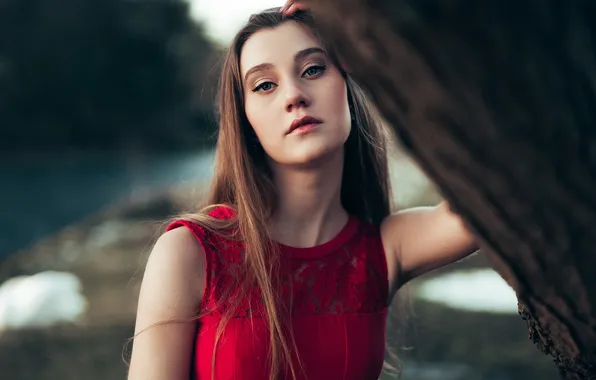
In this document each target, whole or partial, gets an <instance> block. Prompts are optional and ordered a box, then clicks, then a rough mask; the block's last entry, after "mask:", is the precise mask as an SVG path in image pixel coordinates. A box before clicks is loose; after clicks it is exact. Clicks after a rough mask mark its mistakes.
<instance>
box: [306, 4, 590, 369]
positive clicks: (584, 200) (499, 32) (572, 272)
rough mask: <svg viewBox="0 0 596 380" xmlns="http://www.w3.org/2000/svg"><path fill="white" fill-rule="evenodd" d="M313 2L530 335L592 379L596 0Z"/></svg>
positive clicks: (562, 364) (327, 32) (562, 363)
mask: <svg viewBox="0 0 596 380" xmlns="http://www.w3.org/2000/svg"><path fill="white" fill-rule="evenodd" d="M310 3H311V6H312V8H313V10H314V12H315V14H316V15H317V18H318V20H319V22H320V26H321V33H322V35H323V37H324V38H325V39H326V40H328V41H329V42H331V43H332V44H333V45H334V46H336V47H337V49H338V52H339V55H340V57H341V59H342V60H343V61H344V63H345V64H346V65H347V67H348V69H349V70H350V72H351V74H352V76H353V77H354V78H355V79H356V80H357V81H358V82H359V83H360V84H361V85H362V86H363V87H364V88H365V89H366V90H367V91H368V92H369V94H370V96H371V98H372V99H373V100H374V101H375V103H376V104H377V106H378V108H379V110H380V111H381V113H382V114H383V116H384V117H385V118H386V120H387V121H388V122H389V124H390V125H391V126H392V129H393V130H394V131H395V133H396V135H397V137H398V139H399V140H400V141H401V142H402V143H403V145H404V147H405V148H406V149H407V150H408V151H409V153H410V154H411V155H412V156H413V157H414V158H415V159H416V161H417V162H418V163H419V164H420V165H421V167H422V168H423V169H424V170H425V171H426V173H427V174H428V175H429V177H430V178H431V179H432V180H433V181H434V182H435V183H436V184H437V186H438V188H439V189H440V190H441V192H442V194H443V196H444V197H445V198H446V199H447V200H448V201H449V203H450V205H451V207H452V208H453V209H454V210H455V211H457V212H458V213H459V214H460V215H461V216H462V217H463V219H464V220H465V221H466V222H467V223H468V225H469V226H470V228H471V230H472V231H474V233H475V234H476V235H477V236H478V238H479V240H480V242H481V245H482V247H483V249H484V250H485V252H488V253H489V255H490V256H491V258H492V260H493V263H494V267H495V269H496V270H497V271H498V272H499V273H500V274H501V275H502V276H503V278H504V279H505V280H506V281H507V282H508V283H509V284H510V285H511V286H512V287H513V288H514V289H515V291H516V292H517V295H518V299H519V301H520V314H521V316H522V317H523V318H524V319H525V320H526V321H527V323H528V327H529V332H530V333H529V335H530V339H531V340H532V341H533V342H534V343H535V344H536V345H537V346H538V347H539V348H540V349H541V350H542V351H543V352H545V353H547V354H550V355H552V357H553V358H554V361H555V363H556V365H557V366H558V367H559V369H560V372H561V375H562V377H563V378H565V379H596V309H595V308H596V254H595V252H594V251H595V248H596V127H595V125H594V123H595V122H596V103H595V98H596V46H594V44H595V43H596V33H595V29H596V22H593V20H596V3H594V2H593V1H588V0H586V1H580V0H560V1H555V0H542V1H530V0H517V1H513V0H484V1H471V0H443V1H440V0H434V1H433V0H416V1H415V0H409V1H406V0H368V1H365V0H311V1H310ZM394 186H396V187H397V188H399V183H397V184H394ZM487 296H490V295H487Z"/></svg>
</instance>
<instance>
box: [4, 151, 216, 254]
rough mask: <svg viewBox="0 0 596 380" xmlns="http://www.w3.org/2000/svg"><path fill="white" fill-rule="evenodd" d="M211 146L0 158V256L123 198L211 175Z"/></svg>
mask: <svg viewBox="0 0 596 380" xmlns="http://www.w3.org/2000/svg"><path fill="white" fill-rule="evenodd" d="M212 168H213V153H212V152H211V151H205V152H199V153H186V154H170V155H147V154H138V153H137V154H133V153H114V152H89V153H85V154H81V153H76V154H75V153H44V154H41V153H40V154H35V155H31V154H28V155H22V156H10V157H8V156H3V157H1V158H0V210H1V211H0V215H1V216H0V259H1V258H3V257H5V256H6V255H8V254H9V253H11V252H13V251H15V250H17V249H20V248H23V247H25V246H27V245H29V244H32V243H34V242H36V241H37V240H39V239H40V238H43V237H45V236H48V235H49V234H51V233H53V232H55V231H56V230H58V229H59V228H61V227H63V226H66V225H68V224H71V223H74V222H76V221H77V220H80V219H81V218H84V217H86V216H87V215H89V214H91V213H93V212H97V211H99V210H101V209H102V208H104V207H107V206H109V205H110V204H113V203H114V202H116V201H118V200H119V199H123V198H127V197H132V198H134V197H137V196H143V195H144V194H147V193H148V192H149V190H155V189H156V188H160V187H164V188H168V187H171V186H172V185H176V184H181V183H183V182H185V181H195V180H202V179H207V178H209V177H210V175H211V173H212Z"/></svg>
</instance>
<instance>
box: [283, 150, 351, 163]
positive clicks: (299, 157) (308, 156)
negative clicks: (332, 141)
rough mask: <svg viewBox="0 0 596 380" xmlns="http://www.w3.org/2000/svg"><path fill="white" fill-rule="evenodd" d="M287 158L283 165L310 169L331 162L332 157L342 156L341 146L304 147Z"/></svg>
mask: <svg viewBox="0 0 596 380" xmlns="http://www.w3.org/2000/svg"><path fill="white" fill-rule="evenodd" d="M293 153H294V154H292V157H287V159H286V160H284V161H285V164H287V165H292V166H304V167H310V166H313V165H316V166H319V165H321V164H324V163H328V162H333V157H335V156H339V155H341V154H343V145H339V146H324V145H323V146H305V147H304V148H303V149H299V150H296V151H294V152H293Z"/></svg>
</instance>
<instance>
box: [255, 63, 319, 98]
mask: <svg viewBox="0 0 596 380" xmlns="http://www.w3.org/2000/svg"><path fill="white" fill-rule="evenodd" d="M312 69H316V70H318V71H317V73H315V74H312V75H311V76H314V75H317V74H320V73H323V72H325V70H327V65H313V66H310V67H308V68H307V69H306V70H304V73H303V74H302V75H304V74H306V72H307V71H309V70H312ZM267 84H274V83H273V82H270V81H269V82H263V83H261V84H260V85H258V86H257V87H255V88H254V89H253V90H252V92H260V91H261V90H263V86H265V85H267ZM263 91H268V90H263Z"/></svg>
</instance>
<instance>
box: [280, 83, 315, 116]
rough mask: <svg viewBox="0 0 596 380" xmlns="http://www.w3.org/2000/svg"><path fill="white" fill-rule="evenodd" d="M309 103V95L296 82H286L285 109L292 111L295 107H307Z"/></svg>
mask: <svg viewBox="0 0 596 380" xmlns="http://www.w3.org/2000/svg"><path fill="white" fill-rule="evenodd" d="M309 105H310V97H309V96H308V95H307V94H306V92H305V91H304V89H302V88H301V86H300V85H299V84H297V83H290V84H288V90H287V94H286V104H285V108H286V111H287V112H292V111H293V110H294V109H295V108H300V107H308V106H309Z"/></svg>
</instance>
